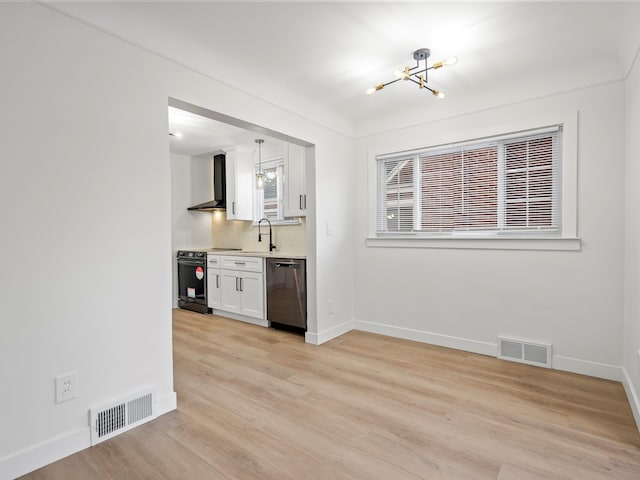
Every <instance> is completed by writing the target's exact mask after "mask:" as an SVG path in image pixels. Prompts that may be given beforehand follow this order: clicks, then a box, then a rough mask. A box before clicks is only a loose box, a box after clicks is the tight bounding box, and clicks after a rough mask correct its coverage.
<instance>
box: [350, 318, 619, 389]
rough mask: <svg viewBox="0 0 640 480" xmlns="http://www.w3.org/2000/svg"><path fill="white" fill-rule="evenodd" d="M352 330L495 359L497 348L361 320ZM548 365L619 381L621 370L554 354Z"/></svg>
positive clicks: (481, 343) (491, 345) (438, 334)
mask: <svg viewBox="0 0 640 480" xmlns="http://www.w3.org/2000/svg"><path fill="white" fill-rule="evenodd" d="M354 328H355V329H356V330H363V331H365V332H371V333H379V334H381V335H388V336H390V337H396V338H403V339H405V340H413V341H416V342H422V343H428V344H431V345H438V346H440V347H447V348H454V349H456V350H464V351H465V352H472V353H479V354H482V355H489V356H491V357H495V356H497V349H498V346H497V344H495V343H490V342H480V341H477V340H469V339H467V338H460V337H453V336H450V335H442V334H440V333H433V332H426V331H423V330H414V329H412V328H403V327H396V326H393V325H385V324H382V323H373V322H365V321H362V320H356V321H355V322H354ZM551 365H552V368H554V369H556V370H563V371H566V372H572V373H579V374H582V375H589V376H591V377H597V378H604V379H606V380H615V381H621V380H622V373H621V368H620V367H618V366H616V365H608V364H605V363H597V362H590V361H588V360H580V359H577V358H570V357H563V356H558V355H554V356H553V357H552V362H551Z"/></svg>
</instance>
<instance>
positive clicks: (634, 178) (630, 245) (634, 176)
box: [623, 57, 640, 425]
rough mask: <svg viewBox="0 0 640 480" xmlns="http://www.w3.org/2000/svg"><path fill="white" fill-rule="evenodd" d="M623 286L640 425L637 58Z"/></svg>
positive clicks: (629, 112) (630, 389)
mask: <svg viewBox="0 0 640 480" xmlns="http://www.w3.org/2000/svg"><path fill="white" fill-rule="evenodd" d="M625 84H626V91H625V104H626V142H625V144H626V171H625V193H626V202H625V205H626V212H625V262H624V264H625V272H624V273H625V289H624V364H623V367H624V385H625V389H626V391H627V396H628V397H629V401H630V403H631V407H632V410H633V414H634V416H635V419H636V423H637V424H638V425H640V207H639V205H640V195H639V194H638V186H639V185H640V138H639V137H638V132H640V62H639V61H638V58H637V57H636V62H635V64H634V67H633V69H632V70H631V73H630V74H629V76H628V77H627V80H626V82H625Z"/></svg>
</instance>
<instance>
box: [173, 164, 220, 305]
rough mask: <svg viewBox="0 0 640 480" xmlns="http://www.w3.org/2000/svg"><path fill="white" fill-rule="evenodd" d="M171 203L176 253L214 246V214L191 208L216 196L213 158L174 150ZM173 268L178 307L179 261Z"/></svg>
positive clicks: (174, 250) (175, 302)
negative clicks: (213, 180) (212, 215)
mask: <svg viewBox="0 0 640 480" xmlns="http://www.w3.org/2000/svg"><path fill="white" fill-rule="evenodd" d="M170 160H171V205H172V216H171V218H172V229H171V231H172V233H173V237H172V242H171V244H172V248H171V251H172V256H173V258H175V255H176V253H177V251H178V250H188V249H190V248H208V247H210V246H211V213H209V212H190V211H188V210H187V208H189V207H191V206H193V205H197V204H199V203H204V202H207V201H209V200H211V199H212V198H213V192H212V191H211V178H212V177H211V175H212V173H211V161H210V160H209V159H205V158H197V157H188V156H186V155H178V154H176V153H172V154H171V155H170ZM171 266H172V271H173V282H172V289H171V290H172V292H173V306H174V307H177V306H178V287H177V285H178V272H177V269H176V262H175V261H174V262H172V263H171Z"/></svg>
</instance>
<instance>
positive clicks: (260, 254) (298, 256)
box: [204, 249, 307, 259]
mask: <svg viewBox="0 0 640 480" xmlns="http://www.w3.org/2000/svg"><path fill="white" fill-rule="evenodd" d="M204 251H205V252H207V253H208V254H209V255H232V256H234V257H263V258H271V257H275V258H294V259H306V258H307V256H306V255H305V254H300V253H292V252H284V251H282V252H281V251H278V250H274V251H273V252H268V251H264V252H256V251H247V250H219V249H205V250H204Z"/></svg>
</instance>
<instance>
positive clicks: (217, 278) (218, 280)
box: [216, 275, 220, 288]
mask: <svg viewBox="0 0 640 480" xmlns="http://www.w3.org/2000/svg"><path fill="white" fill-rule="evenodd" d="M216 288H220V275H216Z"/></svg>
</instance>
